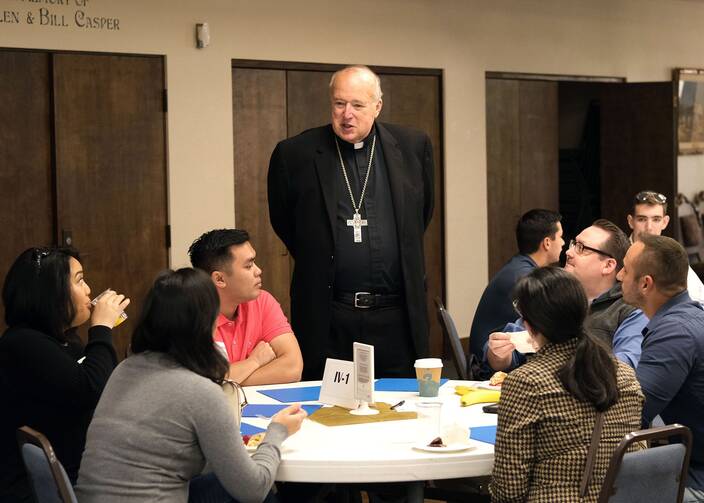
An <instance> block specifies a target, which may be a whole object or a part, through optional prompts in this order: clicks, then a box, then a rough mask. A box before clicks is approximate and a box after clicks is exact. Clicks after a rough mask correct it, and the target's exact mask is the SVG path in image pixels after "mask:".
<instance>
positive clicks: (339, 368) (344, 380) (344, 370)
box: [319, 358, 357, 409]
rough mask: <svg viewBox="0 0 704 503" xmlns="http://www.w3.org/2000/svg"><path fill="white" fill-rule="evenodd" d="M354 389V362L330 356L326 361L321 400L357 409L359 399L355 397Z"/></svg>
mask: <svg viewBox="0 0 704 503" xmlns="http://www.w3.org/2000/svg"><path fill="white" fill-rule="evenodd" d="M354 391H355V378H354V363H353V362H348V361H345V360H336V359H334V358H328V359H327V360H326V361H325V372H324V373H323V382H322V385H321V387H320V398H319V400H320V401H321V402H322V403H325V404H328V405H339V406H340V407H345V408H346V409H355V408H357V400H355V398H354Z"/></svg>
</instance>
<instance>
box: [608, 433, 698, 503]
mask: <svg viewBox="0 0 704 503" xmlns="http://www.w3.org/2000/svg"><path fill="white" fill-rule="evenodd" d="M676 436H679V437H680V439H681V441H682V443H672V444H668V445H663V446H661V447H650V448H648V449H645V450H642V451H635V452H626V451H627V450H628V448H629V447H630V446H631V445H632V444H633V443H634V442H640V441H643V440H648V441H653V440H664V439H669V438H671V437H676ZM691 451H692V432H691V431H690V430H689V428H687V427H686V426H682V425H680V424H673V425H669V426H659V427H657V428H650V429H647V430H639V431H634V432H631V433H629V434H628V435H626V436H625V438H624V439H623V440H621V442H620V443H619V445H618V447H616V450H615V451H614V453H613V455H612V456H611V461H610V462H609V468H608V469H607V471H606V478H605V479H604V485H603V486H602V487H601V492H600V494H599V503H630V502H633V501H638V502H639V503H650V502H652V503H662V502H666V501H667V502H676V503H680V502H681V501H682V495H683V493H684V484H685V481H686V480H687V469H688V468H689V456H690V454H691Z"/></svg>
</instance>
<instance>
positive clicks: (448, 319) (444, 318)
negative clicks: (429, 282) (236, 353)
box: [435, 297, 468, 381]
mask: <svg viewBox="0 0 704 503" xmlns="http://www.w3.org/2000/svg"><path fill="white" fill-rule="evenodd" d="M435 306H436V307H437V312H438V321H439V322H440V325H441V326H442V333H443V334H444V336H445V340H446V341H448V343H449V344H450V348H451V349H452V361H453V362H454V364H455V368H456V369H457V375H458V376H459V378H460V379H462V380H464V381H466V380H467V379H468V375H467V358H466V357H465V355H464V349H463V348H462V341H460V336H459V335H458V334H457V327H455V322H454V321H452V316H450V313H448V312H447V309H445V306H444V305H443V303H442V300H440V297H435Z"/></svg>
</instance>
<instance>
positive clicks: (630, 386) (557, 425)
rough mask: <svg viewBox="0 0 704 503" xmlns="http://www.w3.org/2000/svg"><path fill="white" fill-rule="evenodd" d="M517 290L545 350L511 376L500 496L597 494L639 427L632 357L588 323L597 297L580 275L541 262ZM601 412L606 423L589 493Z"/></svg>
mask: <svg viewBox="0 0 704 503" xmlns="http://www.w3.org/2000/svg"><path fill="white" fill-rule="evenodd" d="M514 299H515V301H514V306H515V307H516V310H517V311H518V312H519V314H520V315H521V317H522V318H523V320H524V322H525V325H526V328H527V329H528V331H529V333H530V334H531V336H532V337H533V338H534V340H535V343H536V345H537V346H538V347H539V350H538V352H537V353H536V354H535V356H534V357H533V358H532V359H530V360H529V361H528V362H527V363H526V364H524V365H523V366H521V367H519V368H517V369H516V370H514V371H513V372H511V373H510V374H509V376H508V377H507V378H506V380H505V381H504V384H503V386H502V392H501V405H500V407H499V417H498V430H497V437H496V448H495V460H494V470H493V480H492V483H491V493H492V502H497V503H498V502H502V503H503V502H513V501H516V502H518V501H521V502H522V501H530V502H546V503H548V502H549V503H554V502H561V503H564V502H572V501H574V502H582V501H584V502H590V501H594V502H595V501H596V500H597V497H598V494H599V491H600V489H601V485H602V483H603V480H604V476H605V474H606V469H607V467H608V463H609V459H610V457H611V454H612V453H613V451H614V449H615V448H616V445H618V443H619V442H620V441H621V439H622V438H623V437H624V436H625V435H626V434H627V433H629V432H631V431H634V430H638V429H640V418H641V409H642V407H643V394H642V393H641V390H640V385H639V384H638V381H637V380H636V377H635V373H634V371H633V369H632V368H631V367H629V366H628V365H626V364H624V363H621V362H619V361H618V360H616V359H615V358H614V356H613V355H612V354H611V351H610V349H609V348H607V347H606V346H605V345H603V344H602V343H601V342H600V341H599V340H597V339H596V338H594V337H593V336H592V335H590V334H588V333H587V332H585V331H584V328H583V323H584V318H585V316H586V314H587V309H588V303H587V298H586V295H585V293H584V289H583V288H582V286H581V285H580V283H579V282H578V281H577V280H576V279H575V278H574V276H572V275H571V274H569V273H567V272H565V271H563V270H562V269H558V268H555V267H544V268H539V269H535V270H534V271H533V272H532V273H531V274H529V275H528V276H526V277H524V278H523V279H522V280H520V281H519V283H518V284H517V285H516V288H515V290H514ZM598 412H603V430H602V432H601V435H600V440H599V448H598V450H597V452H596V458H595V463H594V466H593V469H592V470H591V475H590V476H591V479H590V482H589V484H588V486H587V491H586V494H585V496H584V497H581V496H580V482H581V481H582V477H583V475H584V473H585V464H586V459H587V453H588V451H589V446H590V443H591V437H592V433H593V431H594V426H595V423H596V418H597V413H598Z"/></svg>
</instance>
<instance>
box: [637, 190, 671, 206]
mask: <svg viewBox="0 0 704 503" xmlns="http://www.w3.org/2000/svg"><path fill="white" fill-rule="evenodd" d="M635 200H636V203H649V204H653V203H654V204H665V203H666V202H667V197H665V196H663V195H662V194H660V193H659V192H654V191H652V190H642V191H640V192H638V193H637V194H636V197H635Z"/></svg>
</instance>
